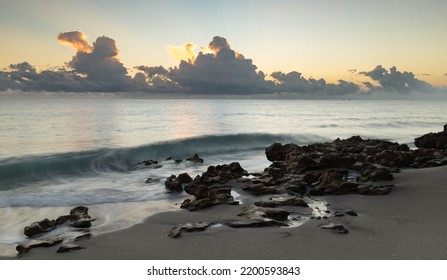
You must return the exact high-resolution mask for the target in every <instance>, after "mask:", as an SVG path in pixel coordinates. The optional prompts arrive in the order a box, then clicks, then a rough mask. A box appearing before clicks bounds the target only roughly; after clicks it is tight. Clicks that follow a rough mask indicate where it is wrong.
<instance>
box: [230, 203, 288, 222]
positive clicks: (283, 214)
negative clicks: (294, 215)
mask: <svg viewBox="0 0 447 280" xmlns="http://www.w3.org/2000/svg"><path fill="white" fill-rule="evenodd" d="M289 214H290V213H289V212H288V211H286V210H284V209H280V208H270V207H256V206H252V207H249V208H246V209H244V211H243V212H241V213H239V214H238V216H239V217H244V218H246V219H252V220H262V219H273V220H277V221H284V220H287V217H288V216H289Z"/></svg>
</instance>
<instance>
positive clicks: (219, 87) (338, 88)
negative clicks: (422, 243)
mask: <svg viewBox="0 0 447 280" xmlns="http://www.w3.org/2000/svg"><path fill="white" fill-rule="evenodd" d="M56 38H57V40H58V41H59V42H60V43H62V44H64V45H68V46H70V47H73V48H74V49H75V50H76V53H75V54H74V56H73V57H72V59H71V60H69V61H68V62H67V63H66V65H65V67H62V68H53V69H52V70H51V69H47V70H43V71H39V70H37V69H36V68H35V67H34V66H33V65H31V64H30V63H28V62H21V63H17V64H11V65H9V67H7V68H6V69H3V70H1V71H0V90H1V91H6V90H9V89H12V90H19V91H64V92H125V93H133V92H147V93H187V94H226V95H227V94H239V95H246V94H270V93H275V92H281V93H282V92H287V93H291V94H292V95H293V96H301V95H304V96H306V97H313V96H315V97H317V96H320V95H322V96H325V97H326V96H329V95H332V96H337V95H341V94H355V93H359V92H365V90H362V89H361V88H360V86H359V85H358V84H355V83H352V82H348V81H344V80H339V81H338V83H328V82H326V81H325V80H324V79H314V78H305V77H304V76H303V75H302V74H301V73H300V72H297V71H292V72H289V73H284V72H281V71H277V72H273V73H272V74H270V75H269V76H266V75H265V74H264V73H263V72H262V71H259V70H258V68H257V66H256V65H255V64H254V63H253V61H252V60H251V59H248V58H245V57H244V55H242V54H240V53H238V52H237V51H235V50H233V49H232V47H231V45H230V43H229V42H228V41H227V39H225V38H224V37H219V36H216V37H214V38H213V39H212V41H211V42H210V43H209V45H208V46H206V47H198V46H197V45H194V44H193V43H187V44H184V45H182V46H168V47H167V50H168V52H169V53H170V54H171V55H172V56H173V57H174V58H175V59H178V60H179V61H180V62H179V65H178V66H177V67H173V68H169V69H166V68H164V67H163V66H144V65H141V66H137V67H134V68H133V71H132V72H137V73H136V74H135V75H134V76H133V77H131V76H130V74H129V72H128V70H127V68H126V67H125V66H124V65H123V63H122V62H121V61H120V59H119V57H118V55H119V50H118V47H117V44H116V42H115V40H113V39H112V38H109V37H106V36H101V37H99V38H97V39H96V40H95V41H94V42H93V43H92V44H90V43H89V41H88V40H87V36H85V34H84V33H82V32H80V31H70V32H62V33H59V34H57V35H56ZM197 51H199V53H196V52H197ZM348 71H349V72H350V73H352V74H353V75H354V74H359V75H364V76H366V77H369V78H371V80H372V81H370V82H365V83H364V84H363V85H364V87H363V88H367V89H368V91H366V92H374V91H381V92H386V91H392V92H404V93H408V92H426V91H430V90H433V91H435V90H439V89H440V88H435V87H434V86H432V85H430V84H429V83H426V82H424V81H421V80H419V79H417V78H416V77H415V76H417V75H414V74H413V73H412V72H405V71H404V72H401V71H398V70H397V68H396V67H392V68H390V69H389V70H387V69H385V68H383V67H382V66H380V65H379V66H377V67H376V68H375V69H373V70H371V71H364V72H359V71H358V70H356V69H348ZM446 75H447V73H446ZM443 90H444V91H445V89H443ZM441 91H442V90H441ZM441 91H440V92H441Z"/></svg>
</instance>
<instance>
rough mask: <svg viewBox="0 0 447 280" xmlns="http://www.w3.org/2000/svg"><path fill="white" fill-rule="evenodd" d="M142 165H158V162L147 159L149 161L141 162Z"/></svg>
mask: <svg viewBox="0 0 447 280" xmlns="http://www.w3.org/2000/svg"><path fill="white" fill-rule="evenodd" d="M142 163H144V165H146V166H150V165H153V164H158V161H156V160H152V159H149V160H145V161H143V162H142Z"/></svg>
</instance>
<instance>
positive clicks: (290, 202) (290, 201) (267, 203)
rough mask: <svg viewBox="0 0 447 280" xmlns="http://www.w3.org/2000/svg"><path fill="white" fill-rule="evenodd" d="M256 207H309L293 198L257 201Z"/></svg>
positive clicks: (300, 200) (298, 199)
mask: <svg viewBox="0 0 447 280" xmlns="http://www.w3.org/2000/svg"><path fill="white" fill-rule="evenodd" d="M254 204H255V205H256V206H260V207H278V206H298V207H309V205H308V204H307V203H306V202H304V200H302V199H301V198H297V197H292V198H284V199H282V200H271V199H270V200H264V201H256V202H255V203H254Z"/></svg>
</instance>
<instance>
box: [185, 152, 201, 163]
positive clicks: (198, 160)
mask: <svg viewBox="0 0 447 280" xmlns="http://www.w3.org/2000/svg"><path fill="white" fill-rule="evenodd" d="M186 161H191V162H195V163H203V158H201V157H199V155H198V154H195V155H193V156H192V157H190V158H187V159H186Z"/></svg>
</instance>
